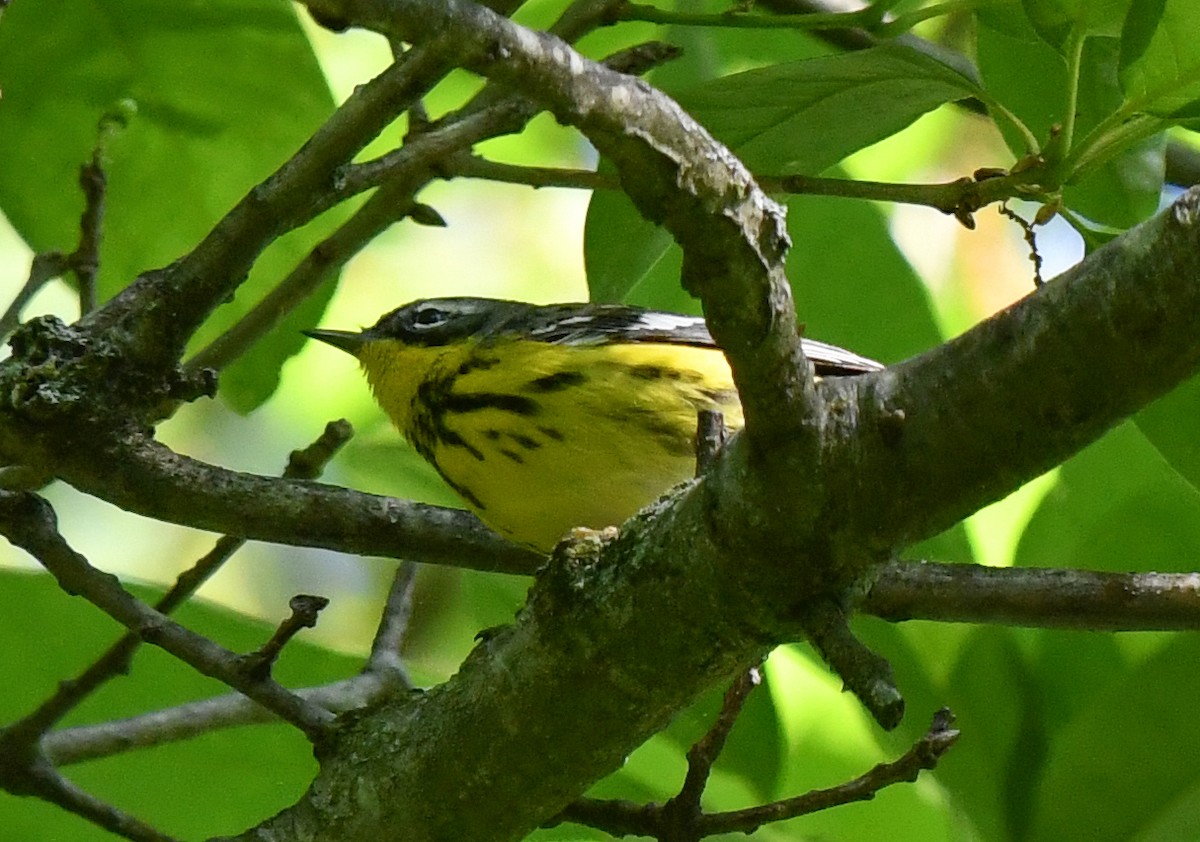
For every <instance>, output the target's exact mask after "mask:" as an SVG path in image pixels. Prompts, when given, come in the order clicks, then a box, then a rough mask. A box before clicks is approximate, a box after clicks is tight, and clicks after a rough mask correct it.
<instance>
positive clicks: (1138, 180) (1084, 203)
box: [978, 16, 1164, 229]
mask: <svg viewBox="0 0 1200 842" xmlns="http://www.w3.org/2000/svg"><path fill="white" fill-rule="evenodd" d="M985 20H987V21H988V22H989V23H990V21H991V20H992V19H991V18H990V17H988V18H985ZM1022 22H1023V23H1024V26H1022V25H1021V24H1022ZM978 48H979V69H980V72H981V73H982V74H983V78H984V79H985V81H986V84H987V87H988V90H989V92H990V93H991V94H992V95H993V96H994V97H995V98H996V99H998V100H999V101H1000V102H1002V103H1004V105H1005V106H1006V107H1007V108H1008V109H1010V110H1011V111H1012V112H1013V113H1014V114H1016V115H1017V117H1018V118H1020V120H1021V121H1022V122H1023V123H1024V124H1025V125H1026V126H1028V127H1029V129H1030V131H1032V132H1033V134H1034V135H1035V136H1036V137H1039V138H1042V139H1043V141H1044V142H1045V141H1048V140H1049V139H1050V138H1051V137H1053V136H1054V134H1055V133H1056V132H1057V131H1058V129H1059V128H1061V126H1062V125H1063V124H1064V120H1065V114H1064V113H1063V109H1064V108H1065V107H1066V99H1065V91H1066V90H1067V88H1068V86H1069V80H1068V78H1067V66H1066V64H1065V63H1064V62H1063V61H1062V58H1061V56H1060V55H1059V54H1058V53H1057V52H1056V51H1055V50H1054V49H1053V48H1051V47H1050V46H1048V45H1047V43H1046V42H1045V41H1044V40H1043V39H1040V38H1038V36H1037V35H1036V34H1035V33H1034V31H1033V29H1032V28H1030V27H1029V25H1028V22H1027V21H1024V19H1023V18H1020V17H1019V16H1013V19H1009V20H1006V21H1005V23H1004V25H1003V27H1001V28H997V27H993V26H990V25H983V24H982V23H981V26H980V28H979V34H978ZM1119 60H1120V51H1119V48H1118V44H1117V41H1116V40H1115V39H1113V38H1100V37H1096V38H1088V39H1087V40H1086V41H1085V43H1084V48H1083V54H1082V57H1081V60H1080V66H1079V71H1080V78H1079V95H1078V101H1077V103H1076V115H1075V138H1076V139H1077V140H1078V139H1079V138H1083V137H1085V136H1086V135H1087V133H1088V132H1089V131H1091V130H1092V129H1093V128H1096V127H1097V126H1098V125H1100V124H1101V123H1102V122H1103V121H1104V120H1106V119H1108V118H1109V117H1110V116H1111V115H1112V114H1113V113H1114V112H1115V111H1116V110H1117V109H1119V108H1120V107H1121V105H1122V102H1123V101H1124V95H1123V93H1122V91H1121V87H1120V84H1119V82H1118V80H1117V64H1118V62H1119ZM999 127H1000V129H1001V132H1002V134H1003V135H1004V139H1005V141H1006V142H1007V143H1008V146H1009V149H1011V150H1012V152H1013V154H1014V155H1015V156H1017V157H1020V156H1023V155H1025V154H1026V152H1027V151H1028V150H1027V149H1026V144H1025V138H1024V137H1023V136H1022V135H1020V134H1018V133H1017V132H1016V131H1015V130H1013V129H1012V128H1011V127H1010V126H1009V125H1008V124H1007V122H1001V123H1000V124H999ZM1163 147H1164V141H1163V139H1162V138H1152V139H1150V140H1141V141H1137V142H1132V143H1125V144H1124V145H1118V146H1117V147H1116V149H1115V150H1114V152H1113V154H1112V156H1111V157H1110V158H1109V159H1108V160H1107V161H1106V162H1104V163H1103V164H1102V165H1100V166H1099V167H1097V168H1096V169H1094V170H1092V171H1091V172H1090V173H1088V174H1087V175H1086V176H1084V177H1082V178H1079V179H1074V178H1072V177H1070V176H1068V183H1067V184H1066V185H1065V187H1064V188H1063V201H1064V204H1065V205H1066V206H1067V207H1068V208H1069V209H1070V210H1072V211H1073V212H1075V213H1077V214H1079V215H1081V216H1083V217H1084V218H1086V219H1088V220H1090V221H1092V222H1093V223H1096V224H1097V225H1099V226H1102V227H1111V228H1118V229H1124V228H1128V227H1130V226H1131V225H1133V224H1135V223H1137V222H1140V221H1141V220H1143V219H1145V218H1146V217H1148V216H1149V215H1150V214H1151V213H1153V212H1154V210H1155V209H1156V208H1157V205H1158V198H1159V195H1160V193H1161V190H1162V181H1163V176H1162V173H1163V157H1162V156H1163Z"/></svg>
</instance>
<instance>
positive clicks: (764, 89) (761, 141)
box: [676, 47, 980, 174]
mask: <svg viewBox="0 0 1200 842" xmlns="http://www.w3.org/2000/svg"><path fill="white" fill-rule="evenodd" d="M979 93H980V91H979V87H978V85H977V84H976V83H975V82H973V81H972V80H970V79H968V78H967V77H965V76H963V75H962V74H960V73H958V72H957V71H955V70H953V69H952V68H950V67H948V66H947V65H945V64H942V63H941V62H939V61H937V60H935V59H933V58H931V57H930V56H927V55H925V54H923V53H919V52H916V51H915V50H908V49H903V48H899V47H876V48H873V49H870V50H862V51H859V52H854V53H845V54H841V55H834V56H826V57H822V58H813V59H806V60H804V61H795V62H788V63H785V64H776V65H772V66H770V67H764V68H760V69H757V70H749V71H746V72H744V73H737V74H734V75H732V76H725V77H722V78H721V79H716V80H713V81H711V82H706V83H704V84H701V85H699V86H696V87H694V88H690V89H688V90H684V91H679V92H678V93H677V94H676V99H677V100H678V102H679V104H680V105H682V106H683V107H684V108H685V109H687V111H688V112H689V113H691V114H692V116H694V117H695V118H696V119H697V120H699V121H700V122H701V123H703V124H704V126H705V127H706V128H707V129H708V130H709V131H711V132H712V133H713V135H714V136H716V138H717V139H718V140H720V141H721V142H723V143H724V144H725V145H727V146H729V147H730V148H731V149H732V150H733V151H734V152H735V153H736V154H737V155H738V157H739V158H741V159H742V161H743V162H745V164H746V165H747V166H748V167H750V169H751V170H753V171H755V172H764V173H765V172H770V173H772V174H782V173H809V174H811V173H817V172H820V171H822V170H824V169H825V168H827V167H829V166H832V165H833V164H836V163H837V162H839V161H841V160H842V159H843V158H845V157H846V156H847V155H849V154H850V153H852V152H856V151H858V150H859V149H862V148H863V147H865V146H869V145H870V144H872V143H875V142H876V141H879V140H882V139H883V138H885V137H889V136H890V135H893V134H895V133H896V132H898V131H900V130H901V129H902V128H904V127H905V126H907V125H909V124H910V123H911V122H912V121H913V120H915V119H916V118H917V117H919V116H921V115H922V114H924V113H926V112H927V111H930V110H932V109H934V108H937V107H938V106H939V105H943V104H945V103H947V102H954V101H956V100H960V99H965V98H967V97H971V96H977V95H979Z"/></svg>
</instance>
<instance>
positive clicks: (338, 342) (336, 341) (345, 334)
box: [301, 330, 366, 357]
mask: <svg viewBox="0 0 1200 842" xmlns="http://www.w3.org/2000/svg"><path fill="white" fill-rule="evenodd" d="M301 332H302V333H303V334H304V335H305V336H308V337H311V338H313V339H319V340H320V341H322V342H325V343H327V344H329V345H332V346H333V347H335V348H340V349H341V350H343V351H345V352H346V353H347V354H352V355H354V356H356V357H357V356H358V352H359V350H360V349H361V348H362V346H363V343H364V342H365V341H366V340H365V339H364V338H363V335H362V334H361V333H351V332H350V331H348V330H305V331H301Z"/></svg>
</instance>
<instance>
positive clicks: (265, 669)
mask: <svg viewBox="0 0 1200 842" xmlns="http://www.w3.org/2000/svg"><path fill="white" fill-rule="evenodd" d="M328 605H329V599H328V598H327V597H323V596H313V595H312V594H297V595H296V596H294V597H292V598H291V599H290V600H289V601H288V607H289V608H290V609H291V610H292V613H291V614H290V615H288V617H287V618H286V619H284V621H283V622H282V623H280V624H279V626H278V628H276V629H275V633H274V634H272V635H271V637H270V639H269V640H268V641H267V642H266V643H264V644H263V645H262V646H260V647H259V648H258V649H256V650H254V651H253V652H251V653H250V654H248V655H243V656H242V658H241V667H242V671H243V672H244V673H245V674H246V676H247V677H249V678H250V679H252V680H254V681H263V680H264V679H267V678H269V677H270V675H271V670H273V669H274V668H275V662H276V661H277V660H279V656H280V655H281V654H282V653H283V647H285V646H287V645H288V643H290V642H291V640H292V638H293V637H295V636H296V635H297V634H298V633H299V632H300V630H301V629H311V628H313V627H314V626H316V625H317V617H318V615H320V613H321V612H322V611H324V610H325V608H326V607H328Z"/></svg>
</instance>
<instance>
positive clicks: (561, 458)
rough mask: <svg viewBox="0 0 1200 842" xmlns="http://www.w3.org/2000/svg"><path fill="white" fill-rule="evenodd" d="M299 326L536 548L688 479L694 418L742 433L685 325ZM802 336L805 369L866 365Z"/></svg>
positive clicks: (510, 320)
mask: <svg viewBox="0 0 1200 842" xmlns="http://www.w3.org/2000/svg"><path fill="white" fill-rule="evenodd" d="M306 333H307V335H308V336H311V337H313V338H314V339H319V340H321V341H322V342H327V343H329V344H330V345H333V346H334V347H336V348H340V349H341V350H343V351H346V352H348V353H350V354H353V355H354V356H355V357H356V358H357V359H358V361H359V364H360V365H361V366H362V368H363V370H364V372H365V373H366V376H367V381H368V382H369V383H370V385H371V390H372V392H373V393H374V395H375V399H376V400H377V401H378V402H379V405H380V406H381V407H382V408H383V410H384V411H385V412H386V413H387V414H388V415H389V416H390V417H391V419H392V421H393V422H394V423H395V425H396V427H397V428H398V429H399V431H400V433H401V434H402V435H403V436H404V438H405V439H407V440H408V442H409V443H410V444H412V446H413V447H415V448H416V449H417V452H418V453H420V454H421V455H422V456H423V457H425V459H426V460H427V461H428V462H429V463H430V464H431V465H433V467H434V468H435V469H437V471H438V473H439V474H441V475H442V477H443V478H444V479H445V480H446V482H447V483H448V484H449V485H450V487H451V488H453V489H454V490H455V491H456V492H458V494H459V496H461V497H462V499H463V500H464V501H465V502H466V504H467V505H468V506H469V507H470V508H471V509H472V510H473V511H474V512H475V513H476V514H477V515H478V516H479V517H480V519H481V520H483V522H484V523H486V524H487V525H488V526H490V527H491V528H492V529H494V530H496V531H497V532H499V533H500V534H501V535H504V536H505V537H507V538H509V539H510V540H512V541H515V542H517V543H519V544H523V545H525V546H528V547H531V548H533V549H536V550H538V551H540V552H549V551H550V550H551V549H553V547H554V545H555V544H556V543H557V542H558V541H559V539H560V538H562V536H563V535H564V534H565V533H566V532H567V531H568V530H570V529H572V528H574V527H578V526H584V527H589V528H592V529H601V528H604V527H606V526H612V525H615V524H619V523H622V522H623V521H625V520H626V519H627V518H629V517H630V516H631V515H633V514H634V513H635V512H636V511H637V510H638V509H640V508H642V507H643V506H645V505H646V504H647V503H649V502H651V501H652V500H654V499H655V498H656V497H658V496H659V495H660V494H662V493H663V492H664V491H666V490H667V489H669V488H670V487H671V486H673V485H675V484H676V483H679V482H682V481H683V480H685V479H688V478H689V477H691V476H692V475H693V473H694V471H695V458H696V446H695V434H696V418H697V413H698V412H699V411H700V410H704V409H712V410H718V411H720V412H721V413H723V415H724V418H725V424H726V425H727V426H728V427H729V428H731V429H735V428H738V427H741V425H742V409H741V404H740V403H739V402H738V395H737V390H736V389H735V388H734V385H733V378H732V376H731V374H730V371H729V366H728V364H727V363H726V362H725V355H724V354H723V353H721V350H720V349H719V348H717V346H716V345H715V344H714V342H713V340H712V337H711V336H710V335H709V333H708V328H707V327H706V326H705V323H704V320H703V319H702V318H698V317H695V316H682V315H678V314H675V313H665V312H659V311H654V310H643V309H640V308H637V307H626V306H621V305H610V304H554V305H548V306H537V305H533V304H524V303H521V302H517V301H501V300H495V299H485V298H438V299H428V300H424V301H416V302H413V303H412V304H407V305H405V306H404V307H401V308H399V309H398V310H394V311H392V312H391V313H388V314H387V315H386V316H384V317H383V318H381V319H380V320H379V321H378V322H377V323H376V324H375V325H374V326H373V327H370V328H367V329H366V330H364V331H362V332H361V333H352V332H347V331H340V330H312V331H307V332H306ZM803 342H804V352H805V354H806V355H807V356H808V358H809V359H810V360H812V362H813V365H814V366H815V367H816V371H817V374H818V375H823V376H830V375H853V374H860V373H862V372H866V371H873V370H876V369H878V368H881V366H880V364H879V363H877V362H875V361H874V360H869V359H867V358H865V357H860V356H858V355H857V354H854V353H852V352H850V351H846V350H843V349H841V348H837V347H835V346H833V345H826V344H824V343H821V342H815V341H812V340H809V339H805V340H803Z"/></svg>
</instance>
